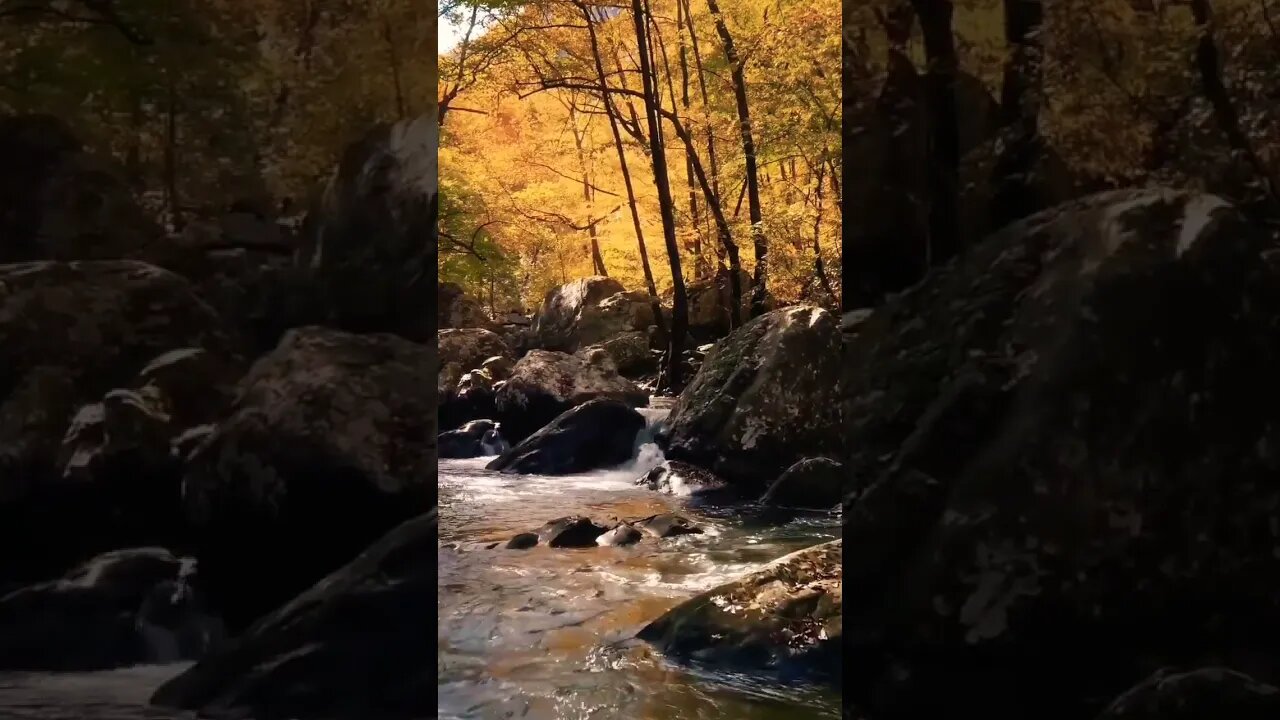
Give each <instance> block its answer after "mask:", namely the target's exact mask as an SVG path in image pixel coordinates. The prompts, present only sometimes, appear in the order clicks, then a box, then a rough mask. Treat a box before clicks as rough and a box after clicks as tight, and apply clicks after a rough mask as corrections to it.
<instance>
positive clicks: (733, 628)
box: [637, 540, 843, 682]
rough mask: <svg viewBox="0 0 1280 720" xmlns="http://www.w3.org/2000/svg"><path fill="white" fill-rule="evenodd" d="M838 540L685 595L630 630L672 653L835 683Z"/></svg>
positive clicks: (838, 657)
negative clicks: (689, 596)
mask: <svg viewBox="0 0 1280 720" xmlns="http://www.w3.org/2000/svg"><path fill="white" fill-rule="evenodd" d="M841 544H842V541H841V540H833V541H831V542H827V543H823V544H821V545H816V546H814V547H811V548H806V549H804V550H800V551H798V552H795V553H792V554H790V555H787V556H784V557H782V558H780V559H778V560H775V561H774V562H773V563H770V564H769V565H768V566H766V567H765V568H763V569H761V570H758V571H756V572H754V573H751V574H750V575H748V576H746V577H744V578H742V579H740V580H736V581H734V582H731V583H727V584H725V585H721V586H719V587H717V588H713V589H711V590H708V591H707V592H705V593H703V594H701V595H699V596H697V597H695V598H693V599H691V600H687V601H685V602H683V603H681V604H679V605H677V606H676V607H674V608H672V609H671V610H669V611H668V612H666V613H665V614H664V615H662V616H661V617H659V618H658V619H657V620H654V621H653V622H652V623H649V624H648V625H646V626H645V627H644V629H642V630H641V631H640V633H639V634H638V635H637V637H639V638H640V639H641V640H645V641H647V642H650V643H652V644H653V645H654V646H655V647H657V649H658V650H660V651H661V652H662V653H664V654H666V655H667V656H669V657H671V658H672V659H676V660H681V661H697V662H699V663H703V664H708V665H712V666H714V667H716V668H717V669H721V670H723V669H737V670H747V671H762V670H763V671H772V672H774V673H777V674H779V675H783V676H786V677H788V678H796V677H808V678H811V679H815V680H816V679H821V680H825V681H827V682H838V681H839V678H840V668H841V655H842V650H841V640H842V635H843V634H842V631H841V628H842V620H841V616H840V613H841V608H842V604H843V603H842V597H843V591H842V574H843V573H842V569H841V565H840V561H841Z"/></svg>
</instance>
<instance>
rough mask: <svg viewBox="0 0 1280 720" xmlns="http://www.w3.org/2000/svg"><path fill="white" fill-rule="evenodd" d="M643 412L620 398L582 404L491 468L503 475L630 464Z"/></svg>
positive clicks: (562, 471) (571, 471) (490, 464)
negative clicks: (619, 399) (639, 411)
mask: <svg viewBox="0 0 1280 720" xmlns="http://www.w3.org/2000/svg"><path fill="white" fill-rule="evenodd" d="M644 426H645V421H644V416H643V415H641V414H640V413H638V412H636V411H635V410H634V409H632V407H631V406H630V405H628V404H626V403H623V402H621V401H618V400H609V399H603V398H602V399H597V400H591V401H589V402H586V403H583V404H582V405H579V406H577V407H575V408H573V409H572V410H569V411H567V412H565V413H564V414H563V415H561V416H559V417H557V418H556V419H555V420H552V421H551V422H550V423H549V424H548V425H547V426H546V427H544V428H542V429H541V430H539V431H538V432H536V433H534V434H533V435H530V436H529V437H527V438H525V439H524V440H522V441H520V443H519V444H517V445H516V446H515V447H513V448H511V449H510V450H508V451H507V452H505V453H503V454H502V455H501V456H499V457H498V458H497V459H495V460H494V461H493V462H491V463H489V465H488V466H487V467H488V469H490V470H500V471H502V472H504V473H520V474H530V473H534V474H539V475H567V474H570V473H578V472H587V471H589V470H595V469H598V468H602V467H611V466H614V465H618V464H621V463H623V462H626V461H627V460H629V459H630V458H631V454H632V451H633V450H634V449H635V441H636V435H637V434H639V432H640V431H641V430H643V429H644Z"/></svg>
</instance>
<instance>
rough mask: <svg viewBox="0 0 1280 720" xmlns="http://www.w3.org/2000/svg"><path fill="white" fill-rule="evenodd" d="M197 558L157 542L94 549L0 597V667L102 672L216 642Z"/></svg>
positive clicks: (169, 658)
mask: <svg viewBox="0 0 1280 720" xmlns="http://www.w3.org/2000/svg"><path fill="white" fill-rule="evenodd" d="M194 565H195V563H194V562H193V561H192V560H191V558H179V557H174V556H173V555H172V554H171V553H170V552H169V551H167V550H164V549H161V548H133V549H128V550H116V551H113V552H110V553H106V554H103V555H100V556H98V557H95V558H93V559H92V560H90V561H88V562H86V563H84V564H83V565H81V566H79V567H77V568H75V569H73V570H72V571H70V572H68V573H67V574H66V575H65V576H63V577H61V578H59V579H56V580H51V581H48V582H43V583H39V584H36V585H32V586H29V587H25V588H22V589H20V590H16V591H14V592H12V593H9V594H8V595H6V596H4V597H3V598H0V669H4V670H56V671H76V670H105V669H112V668H119V667H125V666H129V665H136V664H138V663H148V662H176V661H179V660H193V659H195V658H196V657H199V656H200V655H202V654H204V652H205V651H206V650H208V649H209V648H211V647H213V646H214V644H216V643H217V642H219V641H221V639H222V631H221V624H220V622H219V621H218V620H217V619H216V618H214V617H213V616H211V615H209V614H207V613H206V611H205V608H204V606H203V603H202V600H201V597H200V594H199V591H198V586H197V585H194V584H193V583H194V581H195V580H196V575H195V573H194Z"/></svg>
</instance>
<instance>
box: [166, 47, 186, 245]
mask: <svg viewBox="0 0 1280 720" xmlns="http://www.w3.org/2000/svg"><path fill="white" fill-rule="evenodd" d="M165 74H166V75H167V76H168V77H166V78H165V84H166V88H165V89H166V109H165V139H164V189H165V194H166V195H167V196H168V198H167V199H168V201H169V202H168V205H169V220H170V222H171V223H172V225H173V229H174V231H175V232H176V231H178V230H181V229H182V225H183V223H182V204H181V199H180V198H179V197H178V87H177V80H176V79H175V78H174V75H175V73H174V70H173V68H172V67H169V68H166V71H165Z"/></svg>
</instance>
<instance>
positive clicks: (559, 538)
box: [538, 515, 606, 548]
mask: <svg viewBox="0 0 1280 720" xmlns="http://www.w3.org/2000/svg"><path fill="white" fill-rule="evenodd" d="M605 532H606V529H605V528H603V527H600V526H599V525H596V524H595V523H594V522H592V521H591V519H590V518H586V517H582V516H581V515H574V516H571V517H562V518H557V519H555V520H552V521H550V522H548V523H547V524H546V525H543V526H542V527H541V528H539V529H538V542H540V543H542V544H543V545H546V546H548V547H553V548H584V547H595V546H596V538H598V537H600V536H601V535H603V534H604V533H605Z"/></svg>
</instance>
